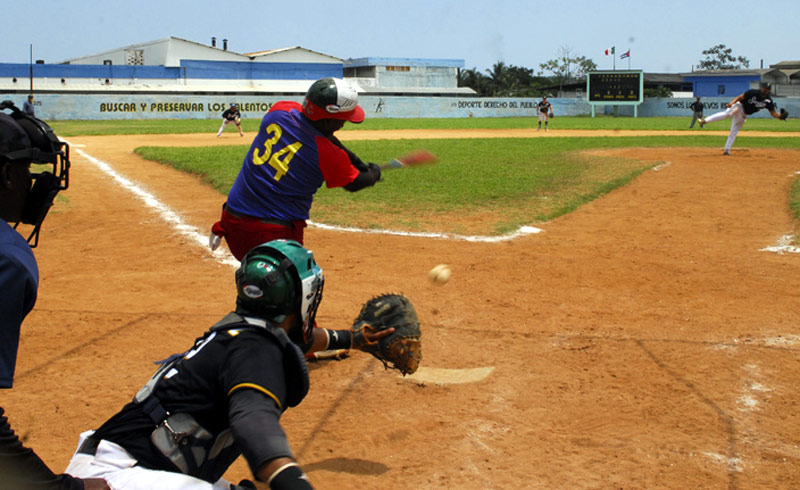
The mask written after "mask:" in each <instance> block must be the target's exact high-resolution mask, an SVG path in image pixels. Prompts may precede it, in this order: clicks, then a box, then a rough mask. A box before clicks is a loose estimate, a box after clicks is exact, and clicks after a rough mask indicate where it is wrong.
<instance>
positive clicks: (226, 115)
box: [217, 104, 244, 138]
mask: <svg viewBox="0 0 800 490" xmlns="http://www.w3.org/2000/svg"><path fill="white" fill-rule="evenodd" d="M231 123H233V124H235V125H236V129H238V130H239V136H244V131H242V113H241V112H239V106H238V105H236V104H231V106H230V107H229V108H228V109H226V110H225V112H223V113H222V126H220V127H219V131H217V138H219V137H220V136H222V132H223V131H225V126H227V125H228V124H231Z"/></svg>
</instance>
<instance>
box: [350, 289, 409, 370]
mask: <svg viewBox="0 0 800 490" xmlns="http://www.w3.org/2000/svg"><path fill="white" fill-rule="evenodd" d="M392 327H394V333H392V334H391V335H389V336H388V337H384V338H382V339H380V340H378V341H373V342H370V341H369V340H367V339H366V337H365V336H364V332H365V331H367V330H370V331H372V332H378V331H381V330H386V329H388V328H392ZM353 348H355V349H359V350H361V351H364V352H369V353H370V354H372V355H373V356H375V357H377V358H378V359H380V361H381V362H383V365H384V366H386V367H392V368H394V369H397V370H399V371H400V372H401V373H403V376H405V375H406V374H413V373H414V371H416V370H417V367H419V362H420V361H421V360H422V344H421V342H420V330H419V320H418V319H417V312H416V311H415V310H414V306H413V305H412V304H411V302H410V301H409V300H408V298H406V297H405V296H403V295H402V294H382V295H380V296H376V297H374V298H372V299H371V300H369V301H367V302H366V303H364V306H363V307H362V308H361V312H360V313H359V314H358V316H357V317H356V319H355V320H354V321H353Z"/></svg>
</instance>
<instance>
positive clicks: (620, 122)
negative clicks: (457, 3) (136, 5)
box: [49, 116, 800, 137]
mask: <svg viewBox="0 0 800 490" xmlns="http://www.w3.org/2000/svg"><path fill="white" fill-rule="evenodd" d="M690 121H691V118H690V117H685V118H683V117H641V118H632V117H610V116H600V117H596V118H591V117H556V118H555V119H553V121H552V122H551V127H552V128H553V129H607V130H615V129H622V130H673V131H684V130H685V131H693V132H702V131H703V130H701V129H699V128H698V127H697V126H695V128H694V129H693V130H690V129H689V122H690ZM259 122H260V120H259V119H244V120H243V121H242V127H243V128H244V131H245V132H250V133H252V132H254V131H257V130H258V125H259ZM49 124H50V125H51V126H52V127H53V129H54V130H55V132H56V134H58V135H60V136H64V137H69V136H77V135H108V134H185V133H212V134H213V133H216V132H217V130H218V129H219V126H220V120H218V119H165V120H121V121H51V122H49ZM536 124H537V121H536V119H535V118H533V117H502V118H463V119H452V118H448V119H367V120H366V121H364V122H363V123H362V124H347V125H346V126H345V128H344V131H362V130H382V129H515V128H534V127H536ZM729 127H730V124H729V123H728V122H724V121H723V122H718V123H714V124H710V125H709V126H707V128H708V129H713V130H727V129H728V128H729ZM226 131H228V132H235V131H236V129H235V128H233V127H228V128H227V129H226ZM747 131H797V132H800V119H794V118H793V119H790V120H788V121H778V120H776V119H772V118H770V119H748V121H747V124H745V127H744V128H743V129H742V132H747Z"/></svg>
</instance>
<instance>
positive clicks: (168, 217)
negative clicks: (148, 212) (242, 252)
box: [70, 145, 239, 267]
mask: <svg viewBox="0 0 800 490" xmlns="http://www.w3.org/2000/svg"><path fill="white" fill-rule="evenodd" d="M70 146H72V145H70ZM75 151H76V152H77V153H78V154H79V155H80V156H82V157H83V158H85V159H87V160H89V161H90V162H92V163H93V164H94V165H95V166H96V167H97V168H99V169H100V170H101V171H102V172H103V173H105V174H106V175H108V176H110V177H111V178H112V179H114V181H115V182H116V183H117V184H119V185H120V186H121V187H122V188H123V189H125V190H127V191H129V192H131V193H132V194H133V195H135V196H136V197H138V198H139V199H141V201H142V202H144V204H145V205H146V206H147V207H149V208H150V209H152V210H153V211H155V212H156V213H158V215H159V216H160V217H161V219H163V220H164V221H166V222H167V223H169V224H170V225H171V226H172V228H173V229H174V230H175V231H177V232H178V233H180V234H181V235H183V236H184V237H186V238H188V239H189V240H191V241H192V242H194V243H195V244H196V245H198V246H200V247H203V249H204V250H205V251H206V252H208V253H210V254H211V255H213V256H214V258H215V259H216V260H217V262H219V263H221V264H225V265H229V266H231V267H239V261H238V260H236V259H235V258H234V257H233V256H232V255H231V254H230V253H229V252H227V251H225V250H223V249H217V250H215V251H214V252H211V251H210V250H209V248H208V236H207V235H206V234H205V233H201V232H200V231H199V230H198V229H197V227H195V226H192V225H190V224H187V223H186V222H185V221H183V219H182V218H181V217H180V215H179V214H178V213H176V212H175V211H173V210H172V209H171V208H170V207H169V206H167V205H166V204H164V203H162V202H161V201H159V200H158V199H156V197H155V196H154V195H152V194H150V193H149V192H147V191H145V190H144V189H142V188H141V187H139V186H138V185H136V184H135V183H134V182H133V181H131V180H129V179H127V178H126V177H124V176H122V175H121V174H119V173H118V172H117V171H115V170H114V169H113V168H111V165H109V164H108V163H106V162H104V161H102V160H99V159H97V158H95V157H93V156H91V155H89V154H88V153H86V152H85V151H83V150H80V149H77V148H76V149H75Z"/></svg>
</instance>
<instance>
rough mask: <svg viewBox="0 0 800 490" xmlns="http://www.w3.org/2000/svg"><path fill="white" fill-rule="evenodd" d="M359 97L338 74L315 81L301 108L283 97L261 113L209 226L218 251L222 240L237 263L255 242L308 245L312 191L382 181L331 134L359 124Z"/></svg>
mask: <svg viewBox="0 0 800 490" xmlns="http://www.w3.org/2000/svg"><path fill="white" fill-rule="evenodd" d="M363 120H364V111H363V109H361V108H360V107H359V106H358V105H357V94H356V92H355V90H353V89H352V87H350V86H349V85H347V83H346V82H344V81H343V80H339V79H332V78H328V79H322V80H318V81H317V82H315V83H314V84H313V85H312V86H311V88H310V89H309V91H308V94H307V95H306V100H305V102H304V103H303V105H300V104H298V103H297V102H290V101H283V102H278V103H277V104H275V105H274V106H273V107H272V108H271V109H270V111H269V112H268V113H267V114H266V115H265V116H264V118H263V119H262V121H261V125H260V127H259V131H258V134H257V135H256V137H255V139H254V140H253V143H252V145H251V147H250V150H249V151H248V152H247V155H246V156H245V158H244V162H243V163H242V168H241V170H240V172H239V175H238V176H237V177H236V181H235V182H234V184H233V187H232V188H231V191H230V193H229V194H228V200H227V202H226V203H225V205H224V206H223V211H222V216H221V219H220V220H219V221H218V222H217V223H215V224H214V226H213V227H212V230H211V233H212V234H211V237H210V240H211V241H210V245H211V247H212V249H213V248H216V245H218V243H219V238H215V237H225V241H226V242H227V244H228V248H229V249H230V250H231V253H232V254H233V255H234V256H235V257H236V258H237V259H239V260H241V258H242V256H244V254H245V253H247V252H248V251H249V250H250V249H251V248H252V247H254V246H256V245H258V244H260V243H264V242H266V241H269V240H275V239H281V238H284V239H289V240H295V241H297V242H299V243H303V238H304V236H303V235H304V228H305V227H306V220H307V219H308V217H309V212H310V210H311V205H312V202H313V200H314V194H315V193H316V192H317V190H318V189H319V188H320V186H322V184H323V183H325V185H326V186H327V187H328V188H333V187H344V188H345V189H347V190H349V191H358V190H361V189H363V188H365V187H368V186H372V185H374V184H375V183H376V182H377V181H378V180H380V169H379V168H378V166H377V165H375V164H373V163H370V164H366V163H364V162H363V161H361V159H360V158H358V157H357V156H356V155H355V154H354V153H353V152H351V151H350V150H348V149H347V148H345V147H344V145H343V144H342V143H341V142H340V141H339V140H338V139H337V138H336V137H335V136H334V135H333V133H334V132H335V131H336V130H338V129H340V128H341V127H342V126H343V124H344V122H345V121H350V122H355V123H359V122H361V121H363Z"/></svg>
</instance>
